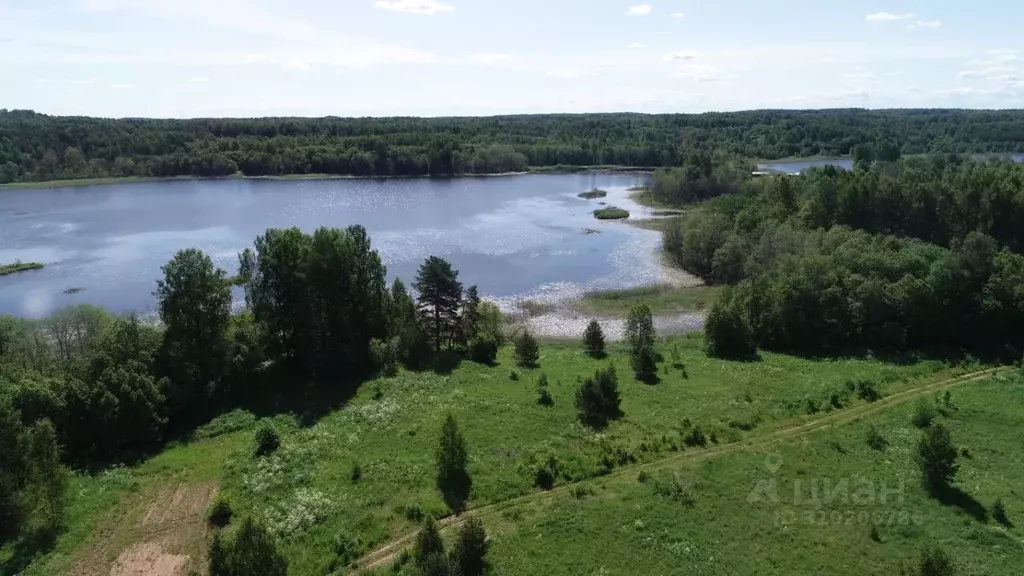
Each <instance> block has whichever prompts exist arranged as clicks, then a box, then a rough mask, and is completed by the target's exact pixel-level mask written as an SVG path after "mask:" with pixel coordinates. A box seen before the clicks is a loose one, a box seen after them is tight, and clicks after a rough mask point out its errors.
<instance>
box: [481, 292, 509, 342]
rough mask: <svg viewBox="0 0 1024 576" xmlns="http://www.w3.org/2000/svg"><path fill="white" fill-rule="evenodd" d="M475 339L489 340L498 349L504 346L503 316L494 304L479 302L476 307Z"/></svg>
mask: <svg viewBox="0 0 1024 576" xmlns="http://www.w3.org/2000/svg"><path fill="white" fill-rule="evenodd" d="M477 312H478V313H479V315H480V319H479V320H478V321H477V337H478V338H481V337H482V338H489V339H491V340H493V341H494V343H495V344H497V345H498V347H499V348H500V347H501V346H503V345H504V344H505V315H504V314H502V312H501V309H500V308H498V305H497V304H495V303H494V302H481V303H480V305H479V306H478V307H477Z"/></svg>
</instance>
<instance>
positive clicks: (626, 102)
mask: <svg viewBox="0 0 1024 576" xmlns="http://www.w3.org/2000/svg"><path fill="white" fill-rule="evenodd" d="M1022 24H1024V2H1019V1H1015V0H1001V1H994V0H988V1H986V0H976V1H974V2H952V1H949V0H931V1H896V0H878V1H874V0H871V1H868V2H834V1H832V0H818V1H813V2H812V1H809V0H716V1H714V2H708V1H706V0H626V1H625V2H620V1H615V0H589V1H582V0H576V1H571V2H570V1H567V0H518V1H516V2H508V1H497V0H289V1H287V2H285V1H281V0H0V108H31V109H34V110H38V111H40V112H46V113H51V114H85V115H94V116H116V117H120V116H156V117H194V116H265V115H298V116H321V115H337V116H384V115H423V116H443V115H478V114H505V113H538V112H610V111H636V112H703V111H708V110H741V109H751V108H830V107H866V108H887V107H963V108H1021V107H1024V35H1022V34H1021V33H1020V27H1021V25H1022Z"/></svg>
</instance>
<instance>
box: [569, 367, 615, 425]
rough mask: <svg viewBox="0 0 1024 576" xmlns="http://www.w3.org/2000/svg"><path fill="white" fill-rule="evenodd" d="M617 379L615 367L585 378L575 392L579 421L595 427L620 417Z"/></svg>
mask: <svg viewBox="0 0 1024 576" xmlns="http://www.w3.org/2000/svg"><path fill="white" fill-rule="evenodd" d="M620 402H621V398H620V397H619V378H618V376H617V375H616V374H615V367H614V366H609V367H608V368H605V369H603V370H598V371H597V372H595V373H594V376H593V377H589V378H586V379H585V380H584V381H583V383H582V384H580V387H579V389H578V390H577V391H576V402H575V404H576V411H577V412H578V413H579V417H580V420H582V421H584V422H586V423H588V424H591V425H596V426H602V425H605V424H607V423H608V420H614V419H616V418H620V417H621V416H622V410H621V408H620V407H619V404H620Z"/></svg>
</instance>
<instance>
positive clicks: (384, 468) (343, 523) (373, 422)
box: [28, 337, 959, 574]
mask: <svg viewBox="0 0 1024 576" xmlns="http://www.w3.org/2000/svg"><path fill="white" fill-rule="evenodd" d="M700 345H701V340H700V338H698V337H689V338H687V337H680V338H676V339H673V340H671V341H670V343H668V344H665V345H663V346H662V352H663V353H664V354H665V355H666V356H668V357H670V356H671V355H672V349H673V348H674V347H675V346H678V348H679V354H680V359H681V360H682V363H683V364H684V365H685V370H682V369H677V368H672V369H671V371H670V372H669V373H663V374H662V382H661V383H660V384H658V385H653V386H649V385H645V384H641V383H639V382H637V381H635V380H634V379H633V378H632V375H631V372H630V370H629V367H628V358H627V357H626V356H625V354H624V350H623V349H621V348H619V349H616V350H615V354H613V356H612V357H611V358H610V359H609V360H604V361H598V360H593V359H590V358H587V357H585V356H584V355H583V354H582V352H581V351H580V349H579V346H576V345H565V344H551V343H545V344H544V345H543V346H542V349H541V354H542V357H541V361H540V364H541V368H540V369H538V370H532V371H522V370H520V371H519V374H520V379H519V380H518V381H513V380H512V379H510V370H511V366H512V359H511V350H510V349H509V348H505V349H503V350H502V352H501V356H500V365H499V366H496V367H485V366H480V365H476V364H471V363H464V364H462V366H460V367H459V368H457V369H456V370H455V371H454V372H453V373H452V374H450V375H436V374H432V373H427V374H414V373H407V372H403V373H401V374H400V375H399V376H397V377H395V378H388V379H382V380H380V381H378V382H371V383H367V384H365V385H364V386H363V387H362V388H361V390H360V392H359V394H358V395H357V397H356V398H355V399H354V400H353V402H352V404H351V405H350V406H349V407H348V408H346V409H344V410H341V411H337V412H334V413H332V414H329V415H328V416H326V417H324V418H323V419H321V420H320V421H319V422H318V423H317V424H316V425H314V426H311V427H308V428H299V427H297V426H295V425H294V424H293V423H292V424H285V423H284V422H285V421H286V420H288V419H287V418H284V417H279V418H278V422H279V424H278V426H279V428H281V429H282V432H283V443H282V449H281V450H280V451H279V453H278V454H277V455H275V456H272V457H270V458H266V459H262V460H256V459H254V458H252V457H251V450H252V432H251V429H246V430H241V431H237V432H231V433H228V434H225V435H222V436H219V437H216V438H214V439H207V440H202V441H198V442H195V443H192V444H189V445H185V446H179V447H175V448H171V449H169V450H167V451H166V452H164V453H163V454H161V455H159V456H157V457H155V458H153V459H151V460H150V461H148V462H146V463H145V464H142V465H140V466H138V467H136V468H132V469H123V470H119V471H117V472H115V473H108V474H105V475H102V476H99V477H95V478H76V479H75V481H74V483H73V489H72V490H71V494H72V496H71V513H70V521H69V524H70V529H69V532H68V533H67V534H66V535H65V536H64V537H63V538H62V539H61V541H60V542H59V544H58V549H57V552H56V553H54V554H51V555H50V556H49V557H47V558H46V559H45V561H43V562H37V564H36V565H35V566H33V568H32V569H31V570H30V571H29V572H28V573H29V574H59V573H61V572H67V571H73V569H72V567H73V566H75V565H76V562H78V561H79V559H81V558H83V557H84V558H94V557H97V556H102V557H103V558H107V559H112V558H113V557H116V556H117V553H118V551H119V550H121V549H123V548H124V547H125V546H126V545H127V544H128V543H131V542H133V541H137V540H139V539H140V538H143V537H145V536H144V535H143V534H141V533H140V532H141V531H140V530H138V529H137V528H135V526H136V525H135V524H132V523H131V522H127V523H126V522H124V521H123V519H122V518H121V516H122V514H123V513H124V512H125V509H126V508H128V509H132V508H131V507H132V506H135V505H136V504H134V503H137V502H138V500H139V499H143V500H145V499H146V498H147V497H148V495H149V494H152V493H154V492H155V491H158V490H160V489H162V488H163V487H165V486H166V485H168V484H189V483H196V482H206V481H211V480H218V481H219V487H220V490H221V492H222V493H223V494H225V496H226V497H227V498H228V499H229V500H230V501H231V503H232V505H233V507H234V508H235V510H236V512H237V513H238V514H242V515H244V514H255V515H256V516H258V517H260V518H261V519H263V520H264V521H265V522H267V523H268V524H269V525H270V526H271V527H273V528H274V529H275V530H277V531H278V533H279V534H280V538H281V546H282V548H283V550H284V551H285V552H286V554H287V555H288V557H289V560H290V563H291V566H292V570H291V573H292V574H323V573H325V572H327V571H329V570H330V569H334V568H337V567H340V566H343V565H344V560H343V559H341V558H339V557H338V556H337V554H336V552H335V550H336V548H337V546H336V544H335V542H336V541H337V539H336V537H337V536H338V535H339V534H340V535H346V536H349V537H351V538H353V539H355V540H358V541H359V549H360V550H361V551H366V550H368V549H370V548H372V547H373V546H374V545H375V544H377V543H380V542H382V541H384V540H386V539H387V538H388V537H389V536H390V535H392V534H396V533H401V532H403V531H405V530H408V529H409V528H410V527H411V526H413V524H412V523H410V522H409V521H408V520H406V519H405V516H404V514H403V508H404V507H405V506H406V505H410V504H415V505H417V506H419V507H420V508H422V509H424V510H426V511H428V512H429V511H434V512H436V513H443V512H444V506H443V504H442V502H441V499H440V497H439V496H438V494H437V492H436V490H435V488H434V473H435V472H434V466H435V464H434V451H435V449H436V444H437V437H438V434H439V429H440V424H441V420H442V418H443V416H444V414H445V413H447V412H451V413H453V414H454V415H455V417H456V419H457V420H458V421H459V423H460V425H461V427H462V429H463V432H464V434H465V436H466V438H467V441H468V444H469V449H470V467H469V468H470V473H471V474H472V475H473V478H474V486H473V494H472V498H471V502H470V506H472V507H476V506H480V505H485V504H488V503H493V502H498V501H502V500H505V499H508V498H512V497H515V496H519V495H523V494H529V493H531V492H533V491H534V490H535V489H534V488H533V473H534V470H535V466H536V464H537V463H539V462H541V461H543V460H546V458H547V457H548V456H549V455H554V456H556V457H557V458H558V461H559V470H560V478H559V480H558V482H559V483H560V484H561V483H565V482H568V481H571V480H581V479H585V478H588V477H592V476H594V475H596V474H598V473H599V470H600V468H601V462H600V461H601V459H602V457H603V456H607V457H610V458H612V459H613V460H617V459H619V458H623V459H629V458H632V459H636V460H637V461H638V462H653V461H657V460H659V459H662V458H665V457H668V456H671V455H673V454H676V453H677V452H674V451H673V448H672V445H673V444H674V445H676V446H678V445H679V444H680V442H679V440H680V432H679V426H680V423H681V422H682V420H683V419H686V418H688V419H690V420H691V421H693V422H694V423H697V424H700V425H701V426H702V427H704V429H705V430H707V431H709V432H710V431H714V432H715V433H716V436H717V437H718V439H719V441H720V442H721V443H726V442H729V441H735V440H739V439H742V438H746V437H755V436H757V435H760V434H764V433H766V432H768V431H771V430H778V429H780V428H785V427H788V426H792V425H794V423H799V422H803V421H806V420H808V419H811V418H813V417H812V416H808V415H807V414H806V405H807V402H808V400H811V401H812V402H813V403H815V404H816V405H819V406H822V407H824V406H825V405H826V404H827V398H828V396H829V394H830V392H832V391H833V390H838V389H841V388H843V385H844V383H845V382H846V381H847V379H850V378H868V379H872V380H874V381H875V382H877V383H878V384H879V386H880V388H881V389H882V390H883V391H885V392H886V393H892V392H896V391H899V390H901V389H905V388H906V387H909V386H911V385H912V384H913V382H914V381H915V380H917V381H921V379H922V378H923V379H929V380H930V379H937V378H938V377H939V375H940V373H941V374H950V373H954V372H958V371H959V369H952V368H947V367H944V366H942V365H941V364H938V363H935V362H922V363H918V364H914V365H905V366H898V365H893V364H883V363H880V362H877V361H872V360H842V361H814V360H806V359H798V358H793V357H788V356H782V355H776V354H766V355H765V357H764V359H763V361H762V362H760V363H732V362H722V361H717V360H712V359H708V358H707V357H705V356H704V355H703V353H702V352H701V351H700ZM608 362H611V363H613V364H614V365H615V366H616V368H617V370H618V372H619V374H620V379H621V388H622V396H623V410H624V411H625V414H626V416H625V418H624V419H623V420H621V421H618V422H616V423H614V424H612V426H611V427H609V428H608V429H607V430H604V431H600V432H596V431H593V430H590V429H588V428H585V427H583V426H581V425H580V424H579V423H577V421H576V418H575V412H574V409H573V407H572V398H573V394H574V391H575V387H576V378H577V376H579V375H585V374H589V373H591V372H592V371H593V370H595V369H596V368H598V367H599V366H602V365H604V364H606V363H608ZM541 371H544V372H546V373H547V375H548V377H549V379H550V382H551V393H552V395H553V396H554V400H555V405H554V406H553V407H551V408H545V407H541V406H539V405H537V403H536V397H537V395H536V390H535V382H536V378H537V376H538V375H539V373H540V372H541ZM378 391H379V394H380V396H379V398H378V397H377V393H378ZM851 401H852V402H854V403H855V404H860V403H862V402H861V401H859V400H855V399H854V400H851ZM733 422H735V423H736V425H739V424H744V425H746V424H754V425H756V427H755V428H754V429H753V430H752V431H749V432H742V431H740V430H739V429H737V428H736V427H731V426H730V423H733ZM250 428H251V427H250ZM354 463H358V464H359V465H360V467H361V469H362V479H361V480H360V481H359V482H357V483H353V482H352V481H351V470H352V466H353V464H354ZM745 473H746V474H747V476H750V475H751V473H750V472H749V471H746V472H745ZM588 482H593V480H590V481H588ZM702 498H703V497H702ZM616 506H617V505H616ZM654 507H655V508H657V506H654ZM614 509H615V508H614V507H611V508H610V510H614ZM602 510H604V507H600V506H599V507H596V508H595V513H599V514H605V513H611V512H603V511H602ZM724 510H725V509H723V513H722V514H723V516H724V517H726V518H728V517H729V516H730V515H731V514H734V513H735V514H737V515H738V516H737V517H742V515H743V514H745V513H746V511H745V510H736V511H732V510H728V511H724ZM573 513H574V514H575V512H573ZM536 521H537V522H541V523H546V522H552V523H553V524H552V526H563V524H560V522H561V521H562V520H561V516H559V512H558V511H557V510H555V511H553V515H552V516H550V518H549V519H538V520H536ZM629 521H630V522H632V521H633V519H630V520H629ZM615 526H618V525H610V526H609V529H611V528H613V527H615ZM567 529H568V528H567V527H563V528H559V530H567ZM666 529H667V528H666ZM90 534H91V536H90ZM97 534H107V535H108V536H107V537H106V540H105V541H107V542H111V541H112V542H114V544H106V545H105V548H104V551H97V550H96V548H97V547H98V545H97ZM110 534H113V535H112V536H110ZM725 534H726V533H725V532H723V536H722V538H724V537H725ZM503 538H504V537H503ZM573 542H575V544H577V545H580V546H583V545H585V544H586V542H585V540H574V541H573ZM728 542H729V545H730V546H741V545H746V544H747V543H748V541H746V540H745V539H737V538H730V539H729V541H728ZM604 544H605V543H604V542H603V541H602V546H600V547H594V546H593V540H591V541H590V543H589V545H590V547H591V548H601V549H602V550H605V549H607V550H609V551H610V550H614V549H615V546H618V544H615V543H610V544H609V546H608V547H607V548H606V547H605V545H604ZM551 545H552V546H556V547H559V548H560V547H562V546H565V545H568V544H566V543H562V544H561V545H556V544H555V542H553V541H552V543H551ZM516 546H517V544H515V543H514V541H509V540H501V541H500V543H499V545H498V547H497V548H496V549H495V554H494V560H495V563H496V564H498V565H499V566H501V565H504V568H502V569H501V571H502V572H504V573H509V572H511V571H513V567H514V566H515V565H516V563H515V562H517V561H518V560H517V558H518V556H517V555H518V553H517V552H516V549H517V548H516ZM541 550H542V549H538V552H530V554H531V555H536V554H539V553H540V551H541ZM186 552H191V553H192V554H193V555H194V556H199V555H201V554H202V550H201V546H193V548H191V549H189V550H186ZM769 552H770V551H769V550H765V551H764V553H763V554H755V556H756V557H759V558H762V559H763V558H765V557H766V555H768V554H769ZM602 554H603V552H601V553H599V554H598V556H595V558H599V557H601V555H602ZM629 554H632V555H634V556H636V557H646V556H648V555H649V554H648V553H647V551H646V549H644V548H643V547H639V548H636V547H632V546H631V547H629ZM556 555H557V554H556ZM537 558H538V559H537V561H538V562H541V561H542V562H543V563H558V562H560V561H561V560H559V559H558V558H552V557H549V555H548V554H544V559H540V557H537ZM653 567H654V566H652V568H653ZM542 572H543V571H542ZM519 573H524V574H525V573H539V572H537V571H534V570H526V571H524V572H519ZM573 573H576V572H573Z"/></svg>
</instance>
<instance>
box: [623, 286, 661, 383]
mask: <svg viewBox="0 0 1024 576" xmlns="http://www.w3.org/2000/svg"><path fill="white" fill-rule="evenodd" d="M655 337H656V333H655V331H654V318H653V317H652V315H651V309H650V308H649V307H648V306H647V305H646V304H638V305H636V306H634V307H633V309H632V310H630V312H629V318H628V319H627V320H626V340H627V341H629V346H630V355H629V356H630V364H631V365H632V367H633V372H634V373H635V374H636V377H637V378H638V379H640V380H644V381H649V380H653V379H655V378H657V374H658V364H657V360H658V359H657V353H656V352H655V350H654V339H655Z"/></svg>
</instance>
